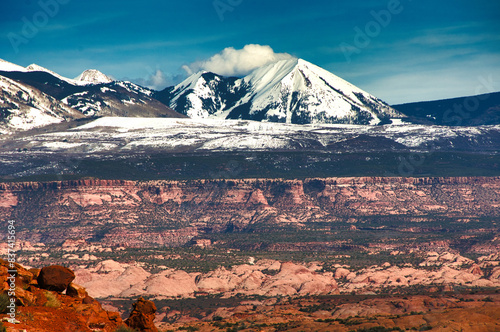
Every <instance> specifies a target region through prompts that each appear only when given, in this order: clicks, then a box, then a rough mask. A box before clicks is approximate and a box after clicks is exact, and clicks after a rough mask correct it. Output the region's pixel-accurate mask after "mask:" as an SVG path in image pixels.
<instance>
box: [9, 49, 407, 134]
mask: <svg viewBox="0 0 500 332" xmlns="http://www.w3.org/2000/svg"><path fill="white" fill-rule="evenodd" d="M0 80H1V87H2V88H1V91H0V100H1V104H2V105H1V107H0V120H1V121H2V124H1V125H0V129H2V130H3V131H4V132H12V131H16V130H26V129H31V128H36V127H42V126H45V125H49V124H54V123H59V122H63V121H70V120H76V119H80V118H89V117H90V118H92V117H101V116H122V117H123V116H124V117H179V118H182V117H186V116H188V117H191V118H198V119H199V118H218V119H245V120H256V121H266V122H281V123H291V124H321V123H349V124H366V125H368V124H371V125H375V124H381V123H386V122H390V120H389V119H390V118H400V117H401V116H402V115H401V114H400V113H399V112H397V111H396V110H394V109H393V108H391V107H390V106H389V105H388V104H386V103H385V102H383V101H381V100H380V99H378V98H376V97H374V96H372V95H370V94H369V93H367V92H365V91H363V90H361V89H359V88H357V87H355V86H354V85H352V84H350V83H348V82H346V81H344V80H342V79H341V78H339V77H337V76H335V75H333V74H332V73H329V72H328V71H326V70H324V69H322V68H320V67H317V66H315V65H313V64H311V63H309V62H307V61H304V60H301V59H293V60H285V61H279V62H276V63H272V64H270V65H268V66H264V67H262V68H258V69H257V70H255V71H254V72H252V73H251V74H250V75H248V76H246V77H243V78H237V77H224V76H220V75H217V74H214V73H210V72H199V73H196V74H194V75H192V76H190V77H188V78H187V79H186V80H185V81H183V82H182V83H180V84H178V85H176V86H173V87H169V88H166V89H165V90H163V91H154V90H151V89H148V88H144V87H141V86H139V85H136V84H134V83H131V82H126V81H116V80H113V79H112V78H110V77H108V76H107V75H105V74H103V73H101V72H99V71H98V70H86V71H84V72H83V73H82V74H81V75H79V76H78V77H77V78H75V79H69V78H65V77H63V76H61V75H59V74H57V73H55V72H53V71H51V70H49V69H46V68H44V67H41V66H38V65H36V64H32V65H30V66H28V67H22V66H18V65H16V64H13V63H10V62H7V61H4V60H0Z"/></svg>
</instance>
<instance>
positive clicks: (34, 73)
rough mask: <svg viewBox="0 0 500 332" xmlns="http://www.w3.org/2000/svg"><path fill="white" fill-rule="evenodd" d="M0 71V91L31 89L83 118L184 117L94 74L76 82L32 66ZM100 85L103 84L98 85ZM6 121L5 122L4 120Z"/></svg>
mask: <svg viewBox="0 0 500 332" xmlns="http://www.w3.org/2000/svg"><path fill="white" fill-rule="evenodd" d="M0 69H5V70H4V71H2V70H0V77H4V78H6V79H8V80H7V81H5V82H8V83H5V84H4V86H3V87H2V91H3V90H8V85H9V84H13V83H17V84H20V85H22V86H25V87H31V88H32V90H33V91H39V92H42V93H44V94H46V95H48V96H50V97H52V99H51V100H52V101H53V102H54V105H56V104H63V105H64V107H65V108H68V109H73V110H74V111H77V112H78V113H80V115H83V116H86V117H95V116H131V117H144V116H146V117H183V115H181V114H178V113H176V112H175V111H173V110H172V109H170V108H169V107H167V106H166V105H164V104H163V103H161V102H159V101H157V100H156V99H153V98H151V95H152V94H153V91H152V90H150V89H146V88H143V87H140V86H138V85H136V84H133V83H130V82H121V81H113V80H111V79H110V78H109V77H107V76H106V75H104V74H102V73H100V72H98V71H96V70H89V71H85V72H84V74H82V75H81V76H80V77H79V81H76V80H71V79H67V78H65V77H62V76H61V75H58V74H57V73H54V72H52V71H50V70H48V69H46V68H43V67H40V66H38V65H34V64H33V65H30V66H28V67H26V68H24V67H21V66H16V65H14V64H11V63H9V62H6V61H2V62H0ZM102 81H105V82H106V83H98V82H102ZM0 102H3V103H10V100H9V99H8V98H7V97H6V95H5V96H4V97H3V99H0ZM9 105H10V104H9ZM39 111H40V112H42V113H43V112H44V111H43V110H41V109H40V110H39ZM6 121H8V118H5V119H4V122H6ZM40 124H47V121H40ZM33 126H34V127H37V126H38V125H37V124H33ZM18 129H22V128H21V127H19V128H18Z"/></svg>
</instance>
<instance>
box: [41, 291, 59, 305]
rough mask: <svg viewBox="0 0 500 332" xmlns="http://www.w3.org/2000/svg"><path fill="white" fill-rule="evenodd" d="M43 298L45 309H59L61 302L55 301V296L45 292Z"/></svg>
mask: <svg viewBox="0 0 500 332" xmlns="http://www.w3.org/2000/svg"><path fill="white" fill-rule="evenodd" d="M45 297H46V298H47V302H46V303H45V306H46V307H49V308H56V309H57V308H60V307H61V302H59V300H58V299H57V296H56V295H55V294H54V293H52V292H49V291H45Z"/></svg>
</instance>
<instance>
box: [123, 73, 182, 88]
mask: <svg viewBox="0 0 500 332" xmlns="http://www.w3.org/2000/svg"><path fill="white" fill-rule="evenodd" d="M123 80H124V81H131V82H134V83H135V84H139V85H142V86H144V87H147V88H150V89H154V90H163V89H165V88H166V87H167V86H169V85H172V84H174V83H176V82H174V79H173V78H172V77H167V76H165V73H163V71H161V70H160V69H157V70H156V71H155V72H154V73H152V74H150V75H149V76H147V77H145V78H135V79H129V78H123Z"/></svg>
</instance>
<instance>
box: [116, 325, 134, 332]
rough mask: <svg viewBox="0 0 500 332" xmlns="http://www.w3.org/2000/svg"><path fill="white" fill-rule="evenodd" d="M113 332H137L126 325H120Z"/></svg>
mask: <svg viewBox="0 0 500 332" xmlns="http://www.w3.org/2000/svg"><path fill="white" fill-rule="evenodd" d="M115 332H138V331H137V330H136V329H133V328H131V327H128V326H127V325H122V326H120V327H119V328H117V329H116V330H115Z"/></svg>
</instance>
